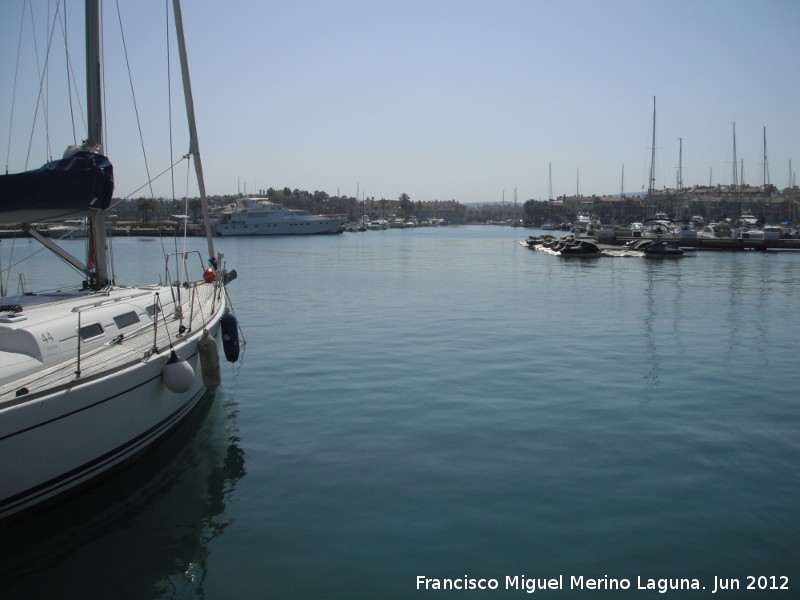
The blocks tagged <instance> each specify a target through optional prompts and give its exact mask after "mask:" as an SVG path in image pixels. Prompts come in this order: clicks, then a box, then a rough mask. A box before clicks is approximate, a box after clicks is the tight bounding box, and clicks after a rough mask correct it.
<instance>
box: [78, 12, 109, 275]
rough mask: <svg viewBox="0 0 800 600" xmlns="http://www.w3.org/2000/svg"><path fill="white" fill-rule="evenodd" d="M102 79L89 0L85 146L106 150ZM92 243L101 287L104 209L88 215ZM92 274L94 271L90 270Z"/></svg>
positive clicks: (105, 270) (91, 262)
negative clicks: (86, 130)
mask: <svg viewBox="0 0 800 600" xmlns="http://www.w3.org/2000/svg"><path fill="white" fill-rule="evenodd" d="M101 87H102V84H101V80H100V7H99V3H98V0H86V98H87V100H86V102H87V111H86V112H87V119H88V132H87V133H88V137H87V138H86V141H85V142H84V149H85V150H89V151H90V152H102V150H103V108H102V94H101ZM89 224H90V235H91V245H90V249H89V257H88V260H87V265H86V266H87V270H91V269H94V271H95V273H96V277H97V279H96V281H93V282H90V284H91V285H92V287H95V288H97V289H99V288H102V287H104V286H106V285H108V284H109V283H111V274H110V268H109V261H108V236H107V233H106V219H105V214H104V213H103V211H102V210H96V211H93V212H92V215H91V217H90V218H89ZM87 274H88V275H89V277H90V278H91V273H87Z"/></svg>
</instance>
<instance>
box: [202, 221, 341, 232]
mask: <svg viewBox="0 0 800 600" xmlns="http://www.w3.org/2000/svg"><path fill="white" fill-rule="evenodd" d="M345 222H346V220H344V219H314V220H304V221H296V222H287V223H256V224H242V223H225V224H222V223H220V224H217V225H215V226H214V228H213V231H214V235H315V234H326V233H339V231H340V230H341V228H342V226H343V225H344V224H345Z"/></svg>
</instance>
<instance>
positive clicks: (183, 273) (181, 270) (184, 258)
mask: <svg viewBox="0 0 800 600" xmlns="http://www.w3.org/2000/svg"><path fill="white" fill-rule="evenodd" d="M192 256H194V257H196V258H197V260H198V264H199V271H198V272H199V273H200V274H201V275H202V273H203V271H204V270H205V264H204V263H203V256H202V255H201V254H200V252H199V251H198V250H189V251H188V252H173V253H169V254H167V255H166V256H165V257H164V276H165V277H166V281H167V285H172V281H173V279H172V276H171V271H170V262H171V261H172V260H173V259H174V261H175V269H176V271H177V278H176V279H175V285H180V283H181V282H184V281H195V280H198V279H201V277H191V276H190V275H189V266H188V264H189V262H190V260H191V257H192ZM192 268H194V267H192Z"/></svg>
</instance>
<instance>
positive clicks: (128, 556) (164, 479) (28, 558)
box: [0, 391, 246, 599]
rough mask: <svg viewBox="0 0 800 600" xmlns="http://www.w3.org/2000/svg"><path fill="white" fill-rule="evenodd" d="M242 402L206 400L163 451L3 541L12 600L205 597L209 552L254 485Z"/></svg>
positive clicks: (1, 574)
mask: <svg viewBox="0 0 800 600" xmlns="http://www.w3.org/2000/svg"><path fill="white" fill-rule="evenodd" d="M236 416H237V405H236V402H235V401H234V400H233V399H231V398H229V397H226V396H225V394H224V392H223V391H219V392H218V393H217V397H216V398H213V397H211V396H210V395H206V396H205V397H204V398H203V399H201V401H200V404H199V405H198V407H197V409H196V410H195V411H194V412H193V413H192V414H191V415H190V416H189V418H188V419H187V421H186V422H185V423H183V424H182V425H181V427H180V428H179V429H178V430H176V431H175V432H174V433H173V435H171V436H170V437H168V438H167V439H166V440H165V441H164V442H163V443H162V444H161V445H159V446H158V447H157V448H155V449H154V450H153V451H152V452H151V453H149V454H148V455H147V456H145V457H144V458H143V459H142V460H141V461H139V462H138V463H136V464H134V465H132V466H131V467H130V468H129V469H127V470H126V471H124V472H122V473H119V474H117V475H116V476H114V477H112V478H111V479H110V480H109V481H107V482H106V483H104V484H103V485H101V486H99V487H97V488H95V489H93V490H90V491H88V492H86V493H84V494H81V495H79V496H77V497H75V498H74V499H72V500H70V501H69V502H67V503H64V504H62V505H59V506H57V507H55V508H53V509H52V510H50V511H48V512H46V513H44V514H42V515H40V516H37V517H34V518H32V519H30V520H28V521H24V522H22V523H18V524H16V525H14V526H12V527H9V528H8V529H6V530H3V531H2V541H0V565H1V566H0V586H1V587H2V589H3V590H4V595H5V594H8V595H7V596H6V597H20V598H34V597H35V598H40V597H41V598H56V597H64V595H65V594H68V595H69V596H70V597H74V598H137V599H138V598H157V597H164V596H166V597H174V596H180V597H187V596H194V597H201V598H202V597H203V595H204V594H203V583H204V579H205V576H206V560H207V558H208V555H209V546H210V544H211V542H212V540H214V539H215V538H216V537H218V536H220V535H221V534H222V533H224V532H225V531H226V530H227V528H228V527H230V526H231V524H232V523H233V519H232V518H231V517H229V516H226V514H225V505H226V502H227V501H228V499H229V498H230V496H231V494H232V493H233V490H234V488H235V486H236V483H237V482H238V481H239V480H240V479H241V478H242V477H244V475H245V473H246V470H245V456H244V452H243V451H242V449H241V448H240V447H239V437H238V426H237V424H236Z"/></svg>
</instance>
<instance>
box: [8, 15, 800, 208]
mask: <svg viewBox="0 0 800 600" xmlns="http://www.w3.org/2000/svg"><path fill="white" fill-rule="evenodd" d="M33 3H34V4H36V7H35V13H36V18H37V29H36V35H37V40H38V44H39V48H40V50H39V61H40V64H41V63H42V62H43V56H44V40H45V39H46V36H45V26H46V25H45V23H46V12H47V2H45V0H33ZM82 4H83V2H81V1H77V0H70V2H69V15H68V19H67V23H68V29H69V31H70V38H71V39H72V40H73V41H72V42H71V46H70V52H71V53H72V64H73V68H74V69H75V70H76V73H77V75H78V77H81V78H82V71H83V59H82V54H81V52H82V27H83V22H82V17H81V16H79V14H78V12H77V11H79V10H81V9H82ZM120 6H121V11H122V18H123V27H124V31H125V36H126V42H127V47H128V52H129V58H130V61H131V63H130V65H131V70H132V77H133V84H134V88H135V93H136V100H137V105H138V109H139V113H140V116H141V119H142V122H143V128H144V129H143V134H144V137H145V145H146V147H147V152H148V160H149V162H150V173H151V175H155V174H156V173H158V172H160V171H161V170H163V169H164V168H165V167H166V166H167V164H168V162H169V154H168V144H169V138H168V137H167V135H166V131H167V129H168V128H167V126H166V115H167V110H168V109H167V106H168V105H167V96H168V94H167V87H166V81H167V71H166V66H165V55H166V51H165V50H164V48H165V47H166V33H165V25H164V13H165V10H166V9H165V6H164V1H163V0H158V1H156V0H137V1H136V2H133V1H132V0H120ZM22 7H23V2H22V1H21V0H3V1H2V2H1V3H0V38H1V40H2V41H1V42H0V43H2V50H1V52H0V72H2V81H3V82H4V83H3V85H2V97H0V114H1V115H2V120H0V148H1V149H2V152H3V166H5V165H6V164H8V165H9V169H10V170H11V171H15V170H21V169H23V168H24V165H25V160H26V155H27V152H28V150H27V148H28V142H29V139H30V138H31V121H32V117H31V114H32V109H33V107H34V106H35V102H36V87H35V86H34V85H33V84H35V73H36V66H35V65H36V60H35V57H34V54H33V44H32V42H31V40H30V31H31V27H30V19H29V17H28V18H27V19H26V21H25V25H24V32H25V36H24V40H23V43H22V58H21V61H22V62H21V69H22V71H21V74H20V75H19V76H18V83H17V94H16V105H15V109H14V121H13V128H12V133H11V137H10V146H11V152H10V153H9V152H8V150H7V146H8V145H9V124H10V116H11V99H12V94H11V88H12V86H11V83H12V82H13V80H14V70H15V64H16V56H17V42H18V38H19V29H20V19H21V15H22ZM28 10H29V9H28ZM51 10H52V9H51ZM104 10H105V19H106V21H107V23H108V25H107V27H106V33H105V35H106V42H105V45H106V49H107V55H108V56H107V63H109V64H107V66H106V88H107V94H108V111H109V117H108V123H107V131H108V137H109V143H108V148H107V152H108V154H109V156H110V158H111V159H112V162H113V163H114V166H115V174H116V178H117V186H116V194H117V195H119V196H125V195H128V194H130V193H131V192H133V191H134V190H135V189H136V188H137V187H138V186H139V185H141V184H142V183H144V182H145V181H146V179H147V176H146V175H145V174H144V171H143V166H142V165H143V159H142V151H141V148H140V142H139V138H138V133H137V130H136V127H135V124H133V123H134V122H133V121H132V117H131V115H132V110H131V108H130V106H131V100H130V89H129V84H128V78H127V71H126V67H125V65H124V63H120V62H119V60H118V59H119V57H120V55H121V53H120V51H119V42H118V37H119V36H118V31H119V25H118V23H117V12H116V7H115V5H114V4H112V3H107V5H106V7H105V9H104ZM183 12H184V21H185V29H186V36H187V44H188V49H189V64H190V68H191V74H192V85H193V88H194V95H195V105H196V112H197V119H198V127H199V136H200V148H201V153H202V157H203V163H204V167H205V174H206V183H207V190H208V192H209V193H211V194H227V193H235V192H237V190H241V191H245V189H246V191H247V192H249V193H253V192H254V191H255V190H257V189H265V188H267V187H270V186H272V187H277V188H283V187H289V188H292V189H295V188H299V189H302V190H309V191H315V190H323V191H326V192H328V193H329V194H332V195H333V194H336V193H337V192H341V193H342V194H348V195H351V196H354V195H355V194H356V189H357V186H358V189H359V190H360V191H361V192H362V193H366V195H367V196H375V197H377V198H381V197H384V198H397V197H398V196H399V195H400V194H402V193H404V192H405V193H408V194H409V195H410V196H411V199H412V200H434V199H439V200H449V199H455V200H458V201H460V202H476V201H499V200H500V199H501V198H502V196H503V192H505V199H506V201H513V199H514V190H515V188H516V190H517V198H518V200H519V201H520V202H522V201H524V200H527V199H529V198H537V199H547V197H548V195H549V192H548V163H550V162H551V163H552V174H553V176H552V187H553V194H554V195H561V194H573V193H575V192H576V191H577V189H578V173H580V183H579V185H580V192H581V193H583V194H593V193H595V194H617V193H619V191H620V188H621V186H622V169H623V165H624V172H625V175H624V188H625V191H626V192H631V191H639V190H641V189H642V188H643V186H644V187H646V185H647V179H648V170H649V161H650V146H651V143H650V140H651V133H652V113H653V97H654V96H655V97H657V123H656V149H657V150H656V187H658V188H661V187H664V186H670V187H674V186H675V184H676V179H677V167H678V149H679V142H678V140H679V138H682V139H683V167H684V174H683V180H684V183H685V185H693V184H700V185H707V184H708V183H709V177H711V181H712V183H713V184H715V185H716V184H717V183H730V182H731V180H732V157H733V131H732V130H733V123H734V122H735V123H736V146H737V156H738V159H739V160H741V161H743V164H744V178H745V182H746V183H751V184H760V183H761V182H762V178H763V175H762V168H763V167H762V164H763V158H762V157H763V146H762V135H763V134H762V131H763V129H762V128H764V127H766V135H767V153H768V164H769V177H770V181H771V182H772V183H774V184H775V185H777V186H778V187H779V188H781V189H782V188H784V187H785V186H787V185H788V184H789V181H790V179H789V177H790V175H789V162H790V160H791V161H792V166H793V170H794V171H797V170H798V167H800V71H799V70H798V66H799V65H800V35H798V34H797V30H798V25H800V2H797V0H688V1H687V0H547V1H545V0H480V1H477V0H394V1H383V0H291V1H289V0H284V1H280V2H275V1H271V0H228V1H218V0H214V1H212V0H194V1H184V3H183ZM26 14H27V13H26ZM59 36H60V33H59V34H57V35H56V36H54V39H55V40H57V41H58V44H57V48H58V49H57V50H54V51H53V52H54V54H53V56H55V57H56V58H53V59H52V61H53V63H52V67H51V72H50V80H49V83H50V94H49V95H48V107H49V110H48V115H49V122H50V140H51V147H52V150H51V152H52V154H53V155H60V154H61V152H62V151H63V148H64V147H65V146H66V145H67V144H69V143H72V134H71V129H70V130H64V129H63V127H59V126H57V125H56V123H59V124H63V123H65V122H68V119H69V116H68V115H69V112H68V110H67V109H68V103H67V101H66V100H65V99H63V98H62V96H61V90H60V89H59V88H61V87H63V83H62V82H63V80H64V75H63V62H64V49H63V43H62V42H60V39H59ZM170 37H171V39H172V41H173V42H174V33H173V32H172V31H170ZM172 61H173V70H175V69H176V67H177V55H176V54H173V55H172ZM112 63H113V65H114V66H110V65H111V64H112ZM57 69H58V71H57ZM56 72H58V75H56ZM176 81H177V79H176ZM79 90H80V93H79V96H80V102H81V103H82V104H81V106H83V105H85V100H84V96H85V92H84V90H83V83H82V80H81V82H80V84H79ZM180 93H181V92H180V87H179V86H178V85H177V84H176V85H175V86H174V87H173V99H172V104H173V113H174V121H175V128H174V129H175V134H174V140H173V144H174V150H173V153H174V155H181V154H185V153H186V151H187V142H186V134H185V129H186V128H185V124H184V120H185V119H184V116H183V111H182V109H183V104H182V103H183V100H182V96H180V95H179V94H180ZM75 102H77V100H76V99H73V103H75ZM80 110H82V109H80ZM78 112H79V109H78V108H75V113H76V114H77V113H78ZM78 118H80V117H78ZM78 126H79V127H82V125H80V121H79V122H78ZM78 135H79V137H80V136H81V135H84V134H82V133H80V134H78ZM33 139H34V142H33V146H32V151H31V157H30V158H29V159H28V161H29V164H28V166H29V168H33V167H36V166H39V165H40V164H41V163H42V162H44V161H45V160H46V158H47V152H46V150H45V145H44V142H43V140H44V139H45V138H44V127H43V119H42V114H41V111H40V115H39V121H38V124H37V129H36V133H35V134H34V136H33ZM174 185H175V190H176V191H175V194H176V195H178V196H180V195H183V194H184V192H185V189H186V171H185V169H183V170H182V171H181V172H180V173H179V174H178V175H177V176H176V180H175V184H174ZM171 189H172V183H171V182H170V180H169V179H168V178H162V179H161V180H159V181H158V182H157V183H156V184H155V185H154V190H153V191H154V193H155V195H156V196H171V195H172V191H171ZM149 193H150V191H149V188H145V189H144V190H142V191H141V192H137V193H136V194H135V196H139V195H148V194H149ZM189 193H190V195H195V194H196V186H194V185H191V186H190V188H189Z"/></svg>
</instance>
